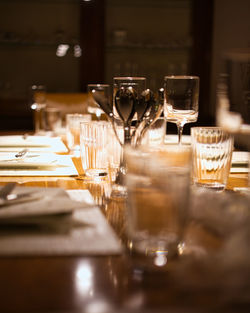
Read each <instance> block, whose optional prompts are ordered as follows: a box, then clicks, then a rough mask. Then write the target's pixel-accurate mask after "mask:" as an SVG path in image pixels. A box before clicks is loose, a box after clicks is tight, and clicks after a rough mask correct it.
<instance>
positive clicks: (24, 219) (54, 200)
mask: <svg viewBox="0 0 250 313" xmlns="http://www.w3.org/2000/svg"><path fill="white" fill-rule="evenodd" d="M14 192H15V193H16V194H17V195H19V194H22V193H25V194H28V193H29V192H30V194H29V196H28V197H27V198H25V197H24V198H21V199H20V201H18V199H17V202H16V203H15V202H14V201H13V202H14V204H11V201H9V203H8V204H7V205H5V206H4V205H3V206H1V207H0V226H1V225H16V226H17V225H20V224H25V225H27V226H28V225H39V226H43V225H45V226H48V225H50V226H51V225H52V226H57V221H58V220H59V218H61V217H63V218H64V220H65V221H66V218H65V217H68V218H69V217H71V216H72V213H73V210H75V209H79V208H84V207H86V206H89V204H88V203H84V201H82V202H77V201H73V200H71V199H70V197H69V196H68V194H67V193H66V192H65V191H64V190H62V189H59V188H50V189H45V188H17V189H16V190H14ZM26 199H27V201H26ZM67 220H69V219H67ZM53 223H55V224H53Z"/></svg>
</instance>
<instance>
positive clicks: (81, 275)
mask: <svg viewBox="0 0 250 313" xmlns="http://www.w3.org/2000/svg"><path fill="white" fill-rule="evenodd" d="M75 286H76V290H77V292H78V293H79V294H80V295H87V294H88V295H92V294H93V274H92V271H91V267H90V265H89V264H88V263H80V264H79V267H78V269H77V271H76V278H75Z"/></svg>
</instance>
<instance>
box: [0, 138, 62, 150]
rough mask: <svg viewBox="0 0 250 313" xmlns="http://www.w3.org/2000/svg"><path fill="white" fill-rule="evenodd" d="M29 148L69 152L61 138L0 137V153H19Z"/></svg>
mask: <svg viewBox="0 0 250 313" xmlns="http://www.w3.org/2000/svg"><path fill="white" fill-rule="evenodd" d="M22 148H28V149H29V150H30V151H44V152H45V151H47V152H67V151H68V149H67V147H66V146H65V144H64V143H63V142H62V140H61V138H60V137H49V136H17V135H14V136H0V151H19V150H20V149H22Z"/></svg>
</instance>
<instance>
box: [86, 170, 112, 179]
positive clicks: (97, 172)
mask: <svg viewBox="0 0 250 313" xmlns="http://www.w3.org/2000/svg"><path fill="white" fill-rule="evenodd" d="M85 175H86V176H87V177H106V176H108V172H107V171H106V170H105V169H89V170H86V171H85Z"/></svg>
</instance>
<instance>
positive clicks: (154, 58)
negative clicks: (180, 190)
mask: <svg viewBox="0 0 250 313" xmlns="http://www.w3.org/2000/svg"><path fill="white" fill-rule="evenodd" d="M249 13H250V0H238V1H235V0H202V1H201V0H88V1H86V0H0V130H32V129H33V124H32V112H31V109H30V105H29V89H30V86H32V85H34V84H37V85H45V86H46V88H47V96H48V99H49V96H50V94H51V96H52V98H51V99H55V98H56V96H57V95H58V97H59V98H60V99H61V102H63V101H64V99H68V97H71V96H72V99H73V100H72V101H73V102H74V101H76V102H75V103H77V105H80V106H81V105H82V106H84V101H85V98H84V95H85V93H86V88H87V84H89V83H108V84H112V79H113V77H114V76H128V75H129V76H132V75H133V76H145V77H146V78H147V87H149V88H152V89H153V90H155V91H156V90H157V89H159V88H161V87H163V79H164V76H165V75H170V74H192V75H198V76H200V110H199V119H198V124H202V125H213V124H214V123H215V114H216V84H217V79H218V73H219V71H220V63H221V55H222V53H223V52H224V51H225V50H227V49H231V48H247V47H250V19H249ZM53 97H54V98H53ZM81 97H82V98H81ZM74 99H75V100H74ZM79 99H82V103H81V100H80V101H79ZM51 101H52V100H51ZM65 101H66V100H65ZM67 101H68V100H67ZM63 105H64V106H65V105H67V103H66V104H65V103H63ZM76 110H77V108H76ZM185 131H186V132H188V127H187V128H186V129H185ZM175 132H176V130H175Z"/></svg>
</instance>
